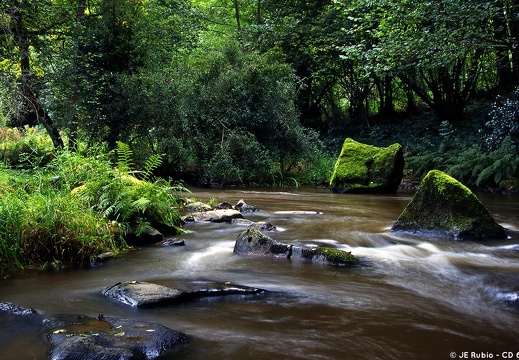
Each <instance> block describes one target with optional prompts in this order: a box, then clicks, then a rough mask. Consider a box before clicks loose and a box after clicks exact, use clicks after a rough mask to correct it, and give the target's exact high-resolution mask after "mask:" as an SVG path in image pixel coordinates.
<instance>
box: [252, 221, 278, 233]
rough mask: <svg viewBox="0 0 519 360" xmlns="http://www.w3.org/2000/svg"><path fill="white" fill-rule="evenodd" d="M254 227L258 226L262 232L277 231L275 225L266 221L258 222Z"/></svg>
mask: <svg viewBox="0 0 519 360" xmlns="http://www.w3.org/2000/svg"><path fill="white" fill-rule="evenodd" d="M254 226H256V227H257V228H258V229H260V230H261V231H277V228H276V227H275V226H274V225H272V224H271V223H269V222H266V221H258V222H257V223H255V224H254Z"/></svg>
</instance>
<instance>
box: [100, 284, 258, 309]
mask: <svg viewBox="0 0 519 360" xmlns="http://www.w3.org/2000/svg"><path fill="white" fill-rule="evenodd" d="M200 284H201V283H198V286H191V287H189V288H187V289H182V290H180V289H173V288H170V287H167V286H162V285H158V284H153V283H148V282H141V281H126V282H124V283H117V284H115V285H113V286H109V287H106V288H105V289H103V290H102V291H101V293H102V294H103V295H105V296H107V297H109V298H112V299H115V300H117V301H119V302H121V303H123V304H126V305H130V306H133V307H138V308H143V307H155V306H164V305H170V304H173V303H181V302H186V301H191V300H194V299H198V298H203V297H214V296H226V295H238V294H239V295H252V294H258V293H261V292H264V290H263V289H257V288H253V287H248V286H241V285H235V284H231V283H225V284H219V283H210V282H204V283H203V284H202V285H203V286H200Z"/></svg>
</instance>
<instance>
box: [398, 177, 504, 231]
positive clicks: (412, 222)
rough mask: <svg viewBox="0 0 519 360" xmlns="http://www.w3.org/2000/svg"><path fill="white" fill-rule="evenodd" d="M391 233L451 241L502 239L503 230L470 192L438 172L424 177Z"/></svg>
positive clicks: (454, 180)
mask: <svg viewBox="0 0 519 360" xmlns="http://www.w3.org/2000/svg"><path fill="white" fill-rule="evenodd" d="M392 230H396V231H398V230H402V231H432V232H436V233H438V234H442V233H445V234H447V236H449V237H454V238H455V239H486V238H503V237H504V236H505V233H504V229H503V228H502V227H501V226H500V225H499V224H497V223H496V222H495V220H494V218H493V217H492V216H491V215H490V213H489V212H488V211H487V209H486V208H485V207H484V206H483V204H482V203H481V202H480V201H479V199H478V198H477V197H476V195H474V193H472V191H470V189H468V188H467V187H466V186H464V185H463V184H461V183H460V182H458V181H457V180H456V179H454V178H452V177H451V176H449V175H447V174H445V173H443V172H441V171H438V170H432V171H430V172H429V173H428V174H427V175H426V176H425V178H424V179H423V180H422V182H421V184H420V189H419V191H418V192H417V193H416V194H415V196H414V197H413V200H412V201H411V202H410V203H409V204H408V205H407V207H406V208H405V209H404V211H403V212H402V214H401V215H400V217H399V218H398V220H397V222H396V223H395V225H394V226H393V228H392Z"/></svg>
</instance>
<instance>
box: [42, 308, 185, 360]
mask: <svg viewBox="0 0 519 360" xmlns="http://www.w3.org/2000/svg"><path fill="white" fill-rule="evenodd" d="M43 323H44V327H45V331H46V338H47V339H48V341H49V342H50V345H51V354H50V356H49V359H52V360H68V359H74V360H112V359H113V360H116V359H117V360H130V359H157V358H163V357H164V356H165V355H167V354H168V353H169V352H171V351H172V350H173V349H174V348H175V347H176V346H178V345H179V344H182V343H184V342H186V341H187V337H186V335H185V334H183V333H181V332H178V331H174V330H171V329H169V328H167V327H164V326H161V325H157V324H152V323H148V322H143V321H137V320H129V319H117V318H113V317H104V316H103V315H101V314H100V315H99V316H98V317H97V318H92V317H88V316H77V315H58V316H55V317H52V318H50V319H45V320H44V322H43Z"/></svg>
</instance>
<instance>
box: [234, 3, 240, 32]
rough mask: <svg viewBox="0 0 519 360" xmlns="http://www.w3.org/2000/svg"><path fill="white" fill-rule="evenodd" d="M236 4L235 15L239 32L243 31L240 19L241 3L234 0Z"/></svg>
mask: <svg viewBox="0 0 519 360" xmlns="http://www.w3.org/2000/svg"><path fill="white" fill-rule="evenodd" d="M232 3H233V5H234V17H235V18H236V28H237V29H238V32H241V21H240V3H239V1H238V0H232Z"/></svg>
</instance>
